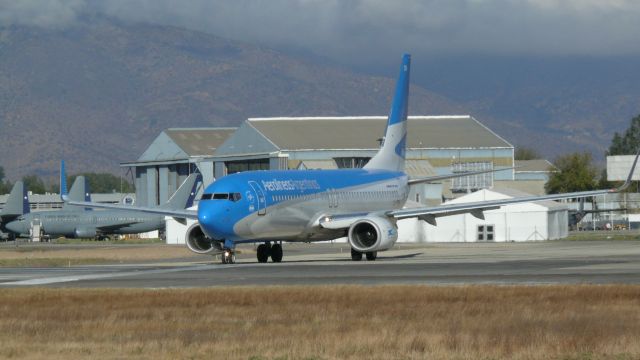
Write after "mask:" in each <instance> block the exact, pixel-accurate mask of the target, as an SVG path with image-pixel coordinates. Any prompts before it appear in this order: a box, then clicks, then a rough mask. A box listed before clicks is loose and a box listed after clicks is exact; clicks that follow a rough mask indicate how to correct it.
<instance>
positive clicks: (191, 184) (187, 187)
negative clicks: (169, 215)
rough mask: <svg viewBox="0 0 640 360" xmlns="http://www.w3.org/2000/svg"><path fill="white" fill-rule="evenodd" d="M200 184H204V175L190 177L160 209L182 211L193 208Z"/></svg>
mask: <svg viewBox="0 0 640 360" xmlns="http://www.w3.org/2000/svg"><path fill="white" fill-rule="evenodd" d="M200 184H202V175H201V174H200V173H193V174H191V175H189V177H188V178H187V179H186V180H185V181H184V182H183V183H182V185H180V187H179V188H178V190H176V192H175V193H174V194H173V196H171V198H170V199H169V200H168V201H167V202H166V203H164V204H162V205H160V208H163V209H169V210H182V209H186V208H189V207H191V206H193V201H194V200H195V197H196V193H197V192H198V186H200Z"/></svg>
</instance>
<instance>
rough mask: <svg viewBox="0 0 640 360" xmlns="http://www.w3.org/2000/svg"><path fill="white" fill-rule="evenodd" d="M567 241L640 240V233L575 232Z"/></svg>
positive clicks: (635, 231) (626, 231)
mask: <svg viewBox="0 0 640 360" xmlns="http://www.w3.org/2000/svg"><path fill="white" fill-rule="evenodd" d="M566 240H578V241H602V240H640V232H638V231H637V230H633V231H628V230H622V231H575V232H571V233H570V234H569V236H568V237H567V239H566Z"/></svg>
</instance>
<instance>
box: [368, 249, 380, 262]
mask: <svg viewBox="0 0 640 360" xmlns="http://www.w3.org/2000/svg"><path fill="white" fill-rule="evenodd" d="M377 258H378V252H377V251H369V252H368V253H367V260H368V261H375V259H377Z"/></svg>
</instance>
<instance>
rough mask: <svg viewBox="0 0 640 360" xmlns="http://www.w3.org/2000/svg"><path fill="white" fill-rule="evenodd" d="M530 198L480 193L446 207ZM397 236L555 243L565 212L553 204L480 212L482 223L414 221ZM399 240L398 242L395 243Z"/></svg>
mask: <svg viewBox="0 0 640 360" xmlns="http://www.w3.org/2000/svg"><path fill="white" fill-rule="evenodd" d="M523 196H531V194H526V193H522V192H520V191H517V190H507V189H502V190H489V189H483V190H480V191H476V192H474V193H471V194H467V195H465V196H462V197H459V198H457V199H454V200H451V201H449V202H447V203H449V204H458V203H466V202H475V201H484V200H498V199H509V198H514V197H523ZM401 222H405V223H404V224H399V230H398V236H399V237H400V238H402V240H403V241H406V242H429V241H437V242H476V241H477V242H483V241H497V242H501V241H502V242H504V241H531V240H557V239H561V238H564V237H567V235H568V231H569V230H568V222H569V219H568V208H567V205H566V204H562V203H559V202H555V201H538V202H535V203H522V204H514V205H507V206H503V207H501V208H499V209H495V210H487V211H485V212H484V219H480V218H477V217H474V216H473V215H471V214H460V215H453V216H447V217H442V218H438V219H437V226H433V225H431V224H427V223H426V222H423V221H416V220H415V219H408V220H401ZM399 240H400V239H399Z"/></svg>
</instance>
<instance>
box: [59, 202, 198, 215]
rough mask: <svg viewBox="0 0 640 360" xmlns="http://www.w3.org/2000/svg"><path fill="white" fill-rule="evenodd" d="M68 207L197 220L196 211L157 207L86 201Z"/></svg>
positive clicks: (71, 203) (72, 203)
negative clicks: (135, 212) (77, 206)
mask: <svg viewBox="0 0 640 360" xmlns="http://www.w3.org/2000/svg"><path fill="white" fill-rule="evenodd" d="M67 203H68V204H70V205H79V206H84V207H91V208H97V209H112V210H125V211H138V212H141V213H147V214H157V215H166V216H172V217H175V218H180V219H197V218H198V212H197V211H196V210H187V209H184V210H171V209H163V208H159V207H142V206H130V205H117V204H102V203H94V202H86V201H67Z"/></svg>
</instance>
